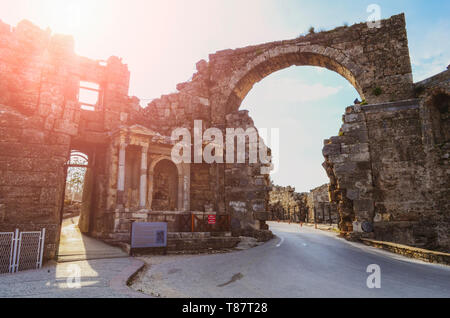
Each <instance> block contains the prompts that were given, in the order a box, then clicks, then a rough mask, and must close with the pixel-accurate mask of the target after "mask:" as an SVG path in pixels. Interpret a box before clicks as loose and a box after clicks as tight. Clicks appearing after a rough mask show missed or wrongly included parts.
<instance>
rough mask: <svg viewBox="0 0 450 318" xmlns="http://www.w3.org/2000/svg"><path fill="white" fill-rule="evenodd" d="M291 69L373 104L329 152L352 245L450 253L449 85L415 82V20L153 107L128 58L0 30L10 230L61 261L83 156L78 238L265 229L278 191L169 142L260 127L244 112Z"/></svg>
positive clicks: (349, 34) (193, 88)
mask: <svg viewBox="0 0 450 318" xmlns="http://www.w3.org/2000/svg"><path fill="white" fill-rule="evenodd" d="M292 65H312V66H320V67H325V68H327V69H329V70H332V71H335V72H337V73H339V74H340V75H342V76H343V77H344V78H346V79H347V80H348V81H349V82H350V83H351V84H352V85H353V86H354V87H355V88H356V90H357V91H358V92H359V94H360V98H361V99H362V100H364V103H363V104H361V105H354V106H350V107H348V108H347V109H345V110H344V109H343V112H345V114H344V117H343V120H344V124H343V126H342V130H341V133H340V135H339V136H336V137H331V138H330V139H329V140H326V141H325V145H324V149H323V154H324V157H325V163H324V168H325V169H326V171H327V174H328V176H329V177H330V185H329V189H328V190H329V197H330V199H331V203H332V204H334V205H335V206H336V207H337V210H338V211H339V215H340V218H339V219H340V220H339V222H340V229H341V230H342V231H343V233H346V234H347V235H348V236H349V237H353V238H358V237H361V236H367V237H373V238H377V239H382V240H388V241H393V242H399V243H405V244H409V245H413V246H420V247H427V248H434V249H441V250H449V248H450V238H449V233H450V231H449V223H450V222H449V213H448V211H449V199H448V198H449V197H450V193H449V189H450V185H449V180H450V178H449V165H448V164H449V133H448V132H449V117H448V103H449V71H448V70H447V71H444V72H443V73H441V74H438V75H436V76H434V77H432V78H430V79H428V80H425V81H423V82H420V83H413V80H412V73H411V63H410V58H409V51H408V41H407V34H406V28H405V17H404V15H397V16H393V17H391V18H389V19H387V20H382V21H381V27H380V28H369V27H368V26H367V25H366V24H365V23H362V24H356V25H353V26H350V27H345V26H344V27H339V28H337V29H334V30H331V31H327V32H320V33H315V34H309V35H306V36H301V37H299V38H296V39H292V40H286V41H279V42H272V43H266V44H261V45H256V46H249V47H245V48H240V49H234V50H224V51H219V52H216V53H214V54H211V55H210V56H209V59H208V62H207V61H205V60H202V61H200V62H198V63H197V73H196V74H194V75H193V77H192V80H191V81H189V82H186V83H181V84H179V85H177V90H178V92H177V93H174V94H170V95H164V96H162V97H161V98H159V99H156V100H154V101H152V102H151V103H150V104H149V105H148V107H146V108H141V107H140V105H139V99H138V98H136V97H130V96H128V87H129V79H130V73H129V71H128V68H127V65H126V64H124V63H123V62H122V60H121V59H120V58H117V57H110V58H109V59H107V60H106V61H96V60H91V59H89V58H86V57H81V56H77V55H76V54H75V53H74V40H73V39H72V37H70V36H63V35H57V34H55V35H52V34H51V32H50V31H49V30H46V31H44V30H41V29H39V28H38V27H36V26H34V25H33V24H31V23H30V22H27V21H22V22H20V23H19V24H18V25H17V26H16V27H13V28H12V27H10V26H9V25H6V24H3V23H0V231H10V230H13V229H15V228H20V229H22V230H37V229H40V228H42V227H45V228H46V229H47V239H46V243H47V244H46V247H45V257H46V259H50V258H53V257H55V254H56V253H57V248H58V240H59V233H60V228H61V216H62V205H63V200H64V187H65V179H66V178H65V175H66V170H67V167H68V165H67V163H68V161H69V159H70V155H71V152H73V151H80V152H83V153H84V154H86V155H87V156H88V158H89V160H88V161H89V163H88V167H87V174H86V180H85V185H84V187H85V192H86V193H85V194H83V198H84V202H83V204H82V220H83V221H82V222H83V223H82V224H80V227H81V228H82V229H83V231H84V232H86V233H89V234H90V235H92V236H94V237H98V238H101V239H104V240H109V241H116V242H120V241H127V240H129V228H130V224H131V222H133V221H137V222H139V221H145V220H166V221H167V222H169V223H170V224H169V227H171V231H174V232H179V233H182V232H186V231H189V229H188V230H186V229H184V227H187V228H189V225H188V224H189V219H184V218H185V216H186V215H188V216H187V218H189V217H192V219H193V216H195V217H196V218H198V219H201V218H202V217H204V215H205V214H211V213H215V214H216V215H217V216H218V218H219V219H221V220H222V221H221V224H222V225H223V231H224V232H229V231H231V230H232V231H233V232H234V233H237V235H238V234H239V231H244V230H245V231H246V230H248V229H252V230H253V231H256V232H258V231H263V230H266V229H267V225H266V224H265V221H266V220H267V218H268V215H269V214H268V200H269V191H270V189H271V186H270V180H269V176H268V175H266V174H261V169H260V168H261V164H260V163H256V164H254V163H235V164H231V163H213V164H207V163H192V164H187V163H181V164H180V163H178V164H176V163H174V162H173V161H172V160H171V157H170V150H171V148H172V147H173V143H174V141H173V140H171V138H170V136H171V133H172V131H173V130H174V129H175V128H179V127H186V128H188V129H190V130H191V131H192V130H193V127H194V120H202V123H203V127H202V129H203V130H206V129H208V128H210V127H217V128H219V129H221V130H222V131H223V133H224V135H225V134H226V130H225V129H226V128H228V127H231V128H238V127H241V128H243V129H244V130H245V129H246V128H248V127H253V126H254V124H253V121H252V120H251V118H250V117H249V116H248V113H247V112H246V111H240V110H239V107H240V105H241V102H242V100H243V99H244V98H245V96H246V95H247V93H248V92H249V91H250V90H251V88H252V86H253V85H254V84H255V83H256V82H258V81H260V80H262V79H263V78H264V77H266V76H268V75H269V74H271V73H273V72H276V71H278V70H281V69H283V68H286V67H289V66H292ZM85 94H91V95H92V94H93V95H94V96H95V101H94V102H90V103H89V102H85V101H84V100H82V98H81V97H82V96H84V95H85ZM204 232H205V233H206V232H207V230H205V231H204Z"/></svg>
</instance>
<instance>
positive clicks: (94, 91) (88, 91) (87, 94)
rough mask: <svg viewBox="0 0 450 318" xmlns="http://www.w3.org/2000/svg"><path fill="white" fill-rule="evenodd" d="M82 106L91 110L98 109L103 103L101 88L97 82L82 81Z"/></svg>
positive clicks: (79, 96) (80, 99)
mask: <svg viewBox="0 0 450 318" xmlns="http://www.w3.org/2000/svg"><path fill="white" fill-rule="evenodd" d="M78 102H79V104H80V108H81V109H84V110H89V111H95V110H98V108H99V107H100V103H101V89H100V85H99V84H97V83H92V82H86V81H81V82H80V88H79V91H78Z"/></svg>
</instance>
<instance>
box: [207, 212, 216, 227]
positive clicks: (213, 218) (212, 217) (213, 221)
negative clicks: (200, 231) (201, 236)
mask: <svg viewBox="0 0 450 318" xmlns="http://www.w3.org/2000/svg"><path fill="white" fill-rule="evenodd" d="M208 224H213V225H214V224H216V216H215V215H213V214H211V215H208Z"/></svg>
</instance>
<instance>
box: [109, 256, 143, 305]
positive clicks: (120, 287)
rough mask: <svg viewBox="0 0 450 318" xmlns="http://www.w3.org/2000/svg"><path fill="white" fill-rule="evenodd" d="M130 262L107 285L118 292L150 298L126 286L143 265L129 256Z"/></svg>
mask: <svg viewBox="0 0 450 318" xmlns="http://www.w3.org/2000/svg"><path fill="white" fill-rule="evenodd" d="M130 259H131V264H130V265H128V266H126V267H125V268H124V269H123V270H122V271H121V272H120V273H119V274H118V275H117V276H115V277H113V278H112V279H111V280H110V281H109V287H110V288H111V289H113V290H114V291H116V292H119V293H120V294H124V295H126V296H129V297H135V298H151V297H150V296H148V295H145V294H143V293H139V292H137V291H134V290H132V289H131V288H130V287H128V282H129V281H130V280H131V279H132V278H133V277H134V276H135V275H136V274H137V273H138V272H139V271H140V270H141V269H142V268H143V267H144V266H145V263H144V262H143V261H141V260H138V259H135V258H130Z"/></svg>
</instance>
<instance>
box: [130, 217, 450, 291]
mask: <svg viewBox="0 0 450 318" xmlns="http://www.w3.org/2000/svg"><path fill="white" fill-rule="evenodd" d="M269 226H270V229H271V230H272V231H273V232H274V234H275V235H276V236H277V237H276V238H275V239H273V240H271V241H270V242H267V243H265V244H263V245H261V246H257V247H255V248H252V249H248V250H244V251H237V252H232V253H227V254H214V255H200V256H158V257H155V256H152V257H148V258H145V260H146V261H147V262H148V263H149V269H148V270H147V271H146V272H144V273H142V274H141V277H140V278H139V279H138V281H137V282H136V283H135V284H134V285H133V288H134V289H136V290H139V291H144V292H146V293H148V294H151V295H153V296H161V297H206V298H209V297H213V298H216V297H243V298H246V297H257V298H259V297H263V298H265V297H275V298H278V297H287V298H290V297H450V267H449V266H445V265H435V264H428V263H424V262H421V261H416V260H411V259H408V258H405V257H403V256H400V255H396V254H392V253H389V252H385V251H382V250H378V249H375V248H372V247H368V246H365V245H362V244H359V243H351V242H347V241H345V240H343V239H340V238H337V237H336V234H334V233H331V232H324V231H320V230H315V229H313V228H310V227H303V228H300V226H299V225H298V224H283V223H273V222H271V223H269ZM371 264H376V265H378V266H379V268H380V270H381V274H380V287H381V288H368V287H367V279H368V277H369V275H371V274H372V272H371V273H367V268H368V266H369V265H371ZM370 281H371V282H373V280H370Z"/></svg>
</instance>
